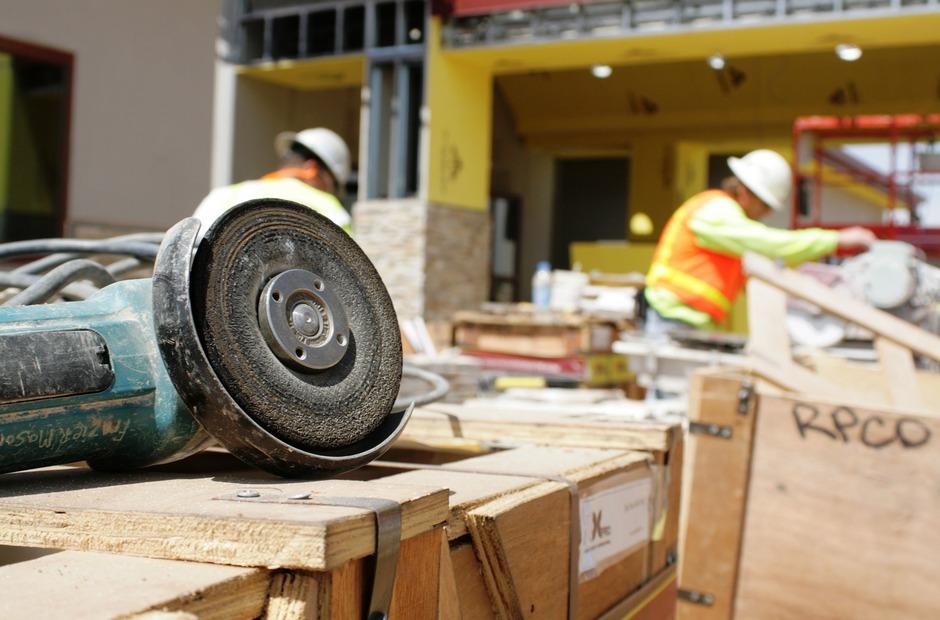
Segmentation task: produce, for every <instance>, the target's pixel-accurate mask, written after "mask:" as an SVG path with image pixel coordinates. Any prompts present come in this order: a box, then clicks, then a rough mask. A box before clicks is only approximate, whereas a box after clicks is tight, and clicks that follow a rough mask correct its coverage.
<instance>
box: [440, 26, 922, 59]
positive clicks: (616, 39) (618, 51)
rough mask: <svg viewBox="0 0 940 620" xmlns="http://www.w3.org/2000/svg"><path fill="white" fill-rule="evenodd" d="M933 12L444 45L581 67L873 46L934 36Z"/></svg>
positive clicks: (464, 54) (466, 54)
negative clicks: (717, 54)
mask: <svg viewBox="0 0 940 620" xmlns="http://www.w3.org/2000/svg"><path fill="white" fill-rule="evenodd" d="M938 32H940V11H933V12H928V11H925V12H922V13H917V14H914V15H910V14H907V15H900V16H897V15H895V16H883V17H870V18H864V19H824V18H815V19H814V20H813V21H807V22H796V23H794V22H790V23H787V24H773V25H760V24H757V25H744V26H733V27H726V26H724V27H714V28H712V27H702V28H701V29H700V30H695V29H692V30H685V31H682V32H673V33H658V34H657V33H651V34H633V35H627V36H624V35H620V36H611V37H609V38H594V39H587V40H571V41H563V40H558V41H552V42H548V43H545V42H533V43H521V44H516V45H494V46H485V47H475V48H464V49H451V50H447V51H446V52H445V54H447V55H448V56H452V57H453V58H455V59H456V58H460V59H461V60H464V61H466V62H471V63H474V64H480V65H484V66H486V67H488V68H490V69H491V70H492V71H493V72H494V73H497V74H506V73H518V72H524V71H532V70H540V69H561V68H569V67H570V68H574V67H584V66H588V65H591V64H595V63H606V64H614V65H626V64H649V63H654V62H674V61H681V60H694V59H702V58H706V57H707V56H709V55H711V54H714V53H715V52H721V53H723V54H724V55H726V56H759V55H768V54H793V53H798V52H811V51H826V50H832V49H833V48H834V47H835V46H836V45H837V44H839V43H855V44H857V45H859V46H860V47H861V48H862V49H863V50H864V49H865V48H873V47H892V46H915V45H930V44H936V43H937V42H938V34H937V33H938Z"/></svg>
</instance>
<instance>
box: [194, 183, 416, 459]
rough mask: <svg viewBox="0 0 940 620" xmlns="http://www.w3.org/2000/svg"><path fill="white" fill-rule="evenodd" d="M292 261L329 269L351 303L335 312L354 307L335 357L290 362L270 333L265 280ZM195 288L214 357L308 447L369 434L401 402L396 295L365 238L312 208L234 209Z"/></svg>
mask: <svg viewBox="0 0 940 620" xmlns="http://www.w3.org/2000/svg"><path fill="white" fill-rule="evenodd" d="M289 270H304V271H307V272H309V273H312V274H316V276H319V278H321V279H322V283H323V287H324V288H325V289H326V290H327V291H330V292H331V293H332V296H333V301H334V304H335V303H337V302H338V304H339V305H340V306H341V307H340V308H336V309H335V310H334V314H338V312H339V311H345V315H346V320H347V321H348V326H349V336H348V340H347V342H346V347H345V349H346V350H345V352H344V354H343V355H342V357H341V358H340V359H339V360H338V361H337V362H336V363H335V364H334V365H332V366H330V367H327V368H323V369H320V370H316V369H306V368H305V369H303V370H300V369H299V368H297V367H296V366H291V365H288V364H287V363H285V362H284V361H282V360H281V359H280V358H279V357H278V356H277V355H276V353H275V352H274V351H272V346H271V345H270V344H269V343H268V342H267V341H266V339H265V337H264V335H263V334H262V328H261V324H260V319H259V298H260V296H261V293H262V290H263V289H264V288H265V285H266V284H267V283H268V282H269V281H270V280H272V279H273V278H275V277H277V276H278V275H280V274H282V273H284V272H287V271H289ZM190 291H191V294H192V303H193V316H194V318H195V320H196V329H197V330H198V331H199V333H200V335H201V337H202V341H203V345H204V347H205V350H206V354H207V355H208V357H209V361H210V362H211V363H212V367H213V368H214V369H215V371H216V373H217V374H218V376H219V378H220V379H221V380H222V383H223V384H225V386H226V387H227V388H228V390H229V393H230V394H231V395H232V397H233V398H234V399H235V401H236V402H238V404H239V405H241V406H242V408H243V409H244V410H245V411H246V412H248V413H249V415H251V416H252V417H253V418H254V419H255V420H256V421H257V422H258V423H259V424H260V425H261V426H263V427H264V428H265V429H267V430H268V431H270V432H271V433H273V434H274V435H276V436H277V437H280V438H281V439H283V440H285V441H287V442H288V443H291V444H292V445H296V446H300V447H302V448H304V449H306V450H314V451H315V450H319V449H322V448H339V447H342V446H347V445H349V444H352V443H354V442H356V441H358V440H360V439H362V438H364V437H366V436H367V435H368V434H369V433H370V432H372V431H374V430H375V429H376V428H378V426H379V424H381V422H382V420H383V418H384V417H385V416H386V415H387V414H388V412H389V411H390V410H391V408H392V403H393V402H394V401H395V397H396V396H397V394H398V388H399V385H400V384H401V364H402V352H401V340H400V336H399V331H398V324H397V320H396V317H395V312H394V310H393V308H392V303H391V299H390V298H389V296H388V293H387V292H386V290H385V287H384V286H383V284H382V281H381V279H380V278H379V275H378V273H376V271H375V268H374V267H373V266H372V263H370V262H369V260H368V259H367V258H366V256H365V254H364V253H363V252H362V250H361V249H360V248H359V246H357V245H356V243H355V242H354V241H353V240H352V239H351V238H350V237H349V235H347V234H346V233H345V232H343V231H342V230H341V229H340V228H339V227H338V226H336V225H334V224H333V223H332V222H330V221H329V220H327V219H326V218H324V217H322V216H321V215H319V214H317V213H315V212H314V211H312V210H311V209H308V208H306V207H294V206H288V205H283V204H277V203H274V202H273V201H261V202H259V203H257V204H254V205H252V206H249V207H246V208H241V209H238V210H234V211H233V212H231V213H230V216H229V217H225V218H223V219H221V220H220V221H219V222H218V223H217V224H216V225H215V226H213V227H212V228H211V229H210V230H209V231H208V233H207V234H206V236H205V237H204V239H203V241H202V243H201V244H200V246H199V248H198V250H197V252H196V258H195V260H194V263H193V280H192V283H191V285H190ZM281 295H283V296H285V297H287V296H289V295H288V293H287V292H282V293H281ZM311 301H312V300H311ZM287 302H288V300H287V299H284V300H282V304H281V305H283V304H284V303H287ZM308 305H311V306H312V304H308ZM301 412H303V413H302V414H301Z"/></svg>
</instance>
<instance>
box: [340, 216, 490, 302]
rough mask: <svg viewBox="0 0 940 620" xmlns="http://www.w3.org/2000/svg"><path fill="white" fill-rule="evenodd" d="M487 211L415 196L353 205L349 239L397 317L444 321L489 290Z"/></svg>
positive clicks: (483, 297) (476, 300)
mask: <svg viewBox="0 0 940 620" xmlns="http://www.w3.org/2000/svg"><path fill="white" fill-rule="evenodd" d="M489 228H490V226H489V214H488V213H487V212H485V211H478V210H470V209H461V208H452V207H443V206H439V205H431V204H427V203H425V202H421V201H419V200H372V201H365V202H359V203H357V204H356V205H355V206H354V207H353V237H354V238H355V239H356V241H357V242H358V243H359V245H360V246H361V247H362V249H363V250H364V251H365V253H366V254H367V255H368V256H369V258H370V259H371V260H372V262H373V263H375V266H376V268H377V269H378V271H379V274H380V275H381V276H382V279H383V280H384V281H385V286H387V287H388V290H389V293H390V294H391V296H392V300H393V302H394V303H395V311H396V312H397V313H398V316H399V318H400V319H409V318H414V317H417V316H422V317H424V318H425V319H427V320H448V319H450V317H451V316H452V315H453V313H454V312H455V311H456V310H459V309H465V308H475V307H477V306H478V305H479V304H480V303H481V302H483V301H485V300H486V298H487V295H488V293H489V255H490V248H489V246H490V240H489V234H490V233H489Z"/></svg>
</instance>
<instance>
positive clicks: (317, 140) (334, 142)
mask: <svg viewBox="0 0 940 620" xmlns="http://www.w3.org/2000/svg"><path fill="white" fill-rule="evenodd" d="M295 142H296V143H297V144H299V145H300V146H302V147H304V148H306V149H308V150H309V151H310V152H312V153H313V154H314V155H316V156H317V157H319V158H320V160H321V161H322V162H323V163H324V164H326V167H327V168H329V170H330V172H331V173H332V174H333V177H334V178H335V179H336V182H337V183H338V184H339V185H340V186H343V185H345V184H346V180H347V179H349V147H348V146H346V141H345V140H343V139H342V138H341V137H339V134H337V133H336V132H335V131H331V130H329V129H326V128H325V127H316V128H314V129H304V130H303V131H298V132H293V131H283V132H281V133H279V134H277V137H276V138H274V148H275V150H276V151H277V154H278V156H279V157H284V156H285V155H287V152H288V151H289V150H290V147H291V145H292V144H293V143H295Z"/></svg>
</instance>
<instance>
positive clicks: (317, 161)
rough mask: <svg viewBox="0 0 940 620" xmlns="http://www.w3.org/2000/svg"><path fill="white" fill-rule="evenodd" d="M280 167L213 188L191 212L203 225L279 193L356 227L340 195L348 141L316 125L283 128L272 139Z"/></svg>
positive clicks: (347, 161) (336, 221)
mask: <svg viewBox="0 0 940 620" xmlns="http://www.w3.org/2000/svg"><path fill="white" fill-rule="evenodd" d="M274 146H275V150H276V151H277V154H278V155H279V156H280V158H281V166H280V168H279V169H278V170H276V171H274V172H271V173H269V174H266V175H264V176H263V177H261V179H258V180H254V181H243V182H241V183H236V184H234V185H228V186H225V187H219V188H216V189H214V190H212V191H211V192H210V193H209V195H208V196H206V197H205V198H204V199H203V201H202V202H201V203H200V204H199V207H198V208H197V209H196V212H195V213H194V214H193V215H194V216H195V217H197V218H199V219H200V220H202V222H203V229H204V230H205V229H208V228H209V226H210V224H211V223H212V222H214V221H215V220H217V219H218V218H219V217H220V216H221V215H222V214H223V213H225V212H226V211H227V210H229V209H231V208H232V207H234V206H235V205H237V204H240V203H242V202H245V201H247V200H253V199H255V198H281V199H283V200H291V201H293V202H297V203H300V204H302V205H306V206H308V207H310V208H311V209H313V210H314V211H316V212H318V213H320V214H321V215H324V216H326V217H327V218H328V219H330V220H331V221H332V222H333V223H334V224H336V225H338V226H339V227H340V228H342V229H343V230H345V231H346V232H347V233H349V232H351V231H352V227H351V224H352V220H351V218H350V216H349V212H348V211H347V210H346V209H345V208H344V207H343V205H342V204H341V203H340V201H339V197H340V196H342V193H343V188H344V186H345V184H346V181H347V179H348V178H349V175H350V156H349V147H347V146H346V142H345V141H344V140H343V139H342V138H341V137H340V136H339V135H337V134H336V133H335V132H333V131H331V130H329V129H326V128H323V127H317V128H314V129H304V130H303V131H300V132H296V133H295V132H292V131H289V132H283V133H280V134H278V135H277V137H276V138H275V141H274Z"/></svg>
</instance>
